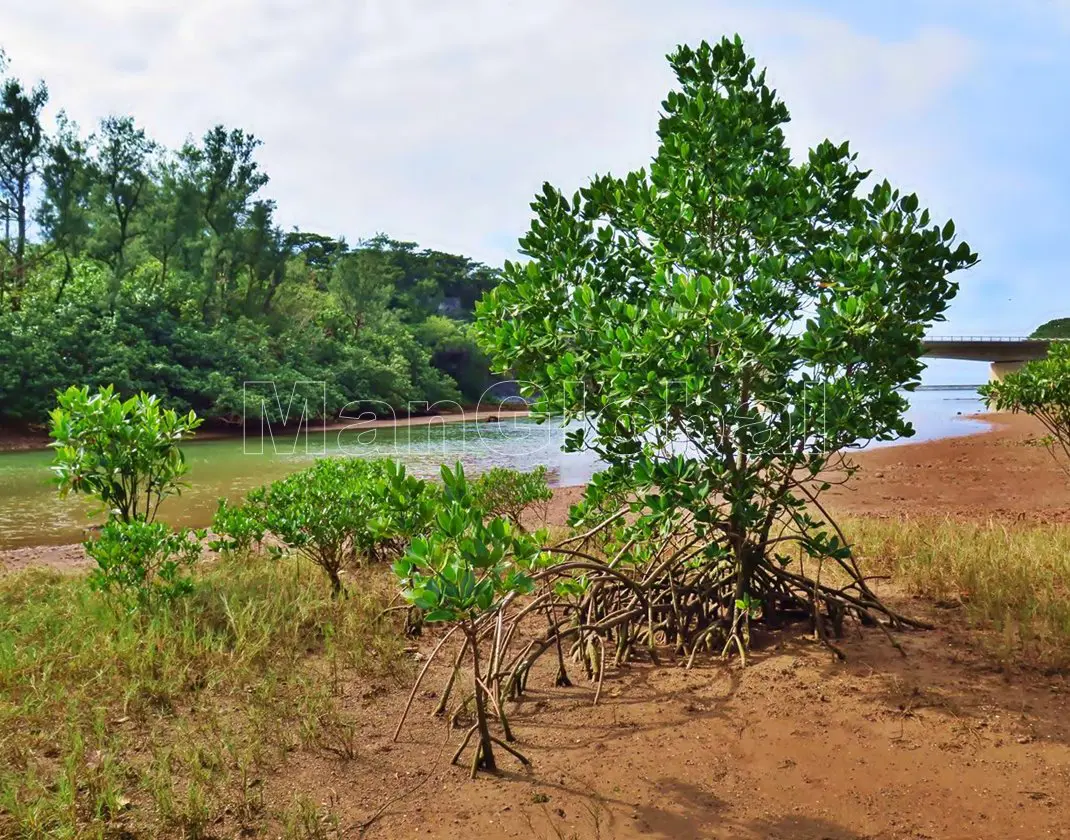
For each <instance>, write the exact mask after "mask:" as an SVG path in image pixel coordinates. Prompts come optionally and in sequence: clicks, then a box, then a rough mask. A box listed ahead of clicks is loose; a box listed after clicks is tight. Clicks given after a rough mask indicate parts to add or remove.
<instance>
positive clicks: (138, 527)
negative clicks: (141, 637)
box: [85, 519, 203, 610]
mask: <svg viewBox="0 0 1070 840" xmlns="http://www.w3.org/2000/svg"><path fill="white" fill-rule="evenodd" d="M201 537H203V533H202V532H195V531H190V530H189V529H182V530H181V531H173V530H171V528H169V527H168V526H167V525H165V524H164V523H162V522H145V521H144V520H142V519H132V520H130V521H129V522H121V521H118V520H111V521H109V522H108V523H107V524H106V525H105V526H104V527H103V529H101V532H100V535H99V536H98V537H97V538H96V539H93V540H88V541H87V542H86V543H85V551H86V554H87V555H89V558H90V559H91V560H93V561H94V562H95V563H96V564H97V567H96V568H95V569H93V571H92V572H90V573H89V586H90V588H92V589H94V590H96V591H98V592H103V593H104V594H106V595H107V596H109V597H111V598H114V599H115V600H116V602H118V603H119V604H121V605H122V606H123V607H125V608H126V609H129V610H134V609H139V608H140V609H144V608H151V607H152V606H153V605H155V604H157V603H160V602H168V601H173V600H174V599H176V598H179V597H181V596H183V595H188V594H189V593H190V592H192V591H193V579H192V578H191V577H190V574H189V573H190V571H191V570H192V568H193V565H194V563H196V562H197V559H198V558H199V557H200V555H201V545H200V542H199V539H200V538H201Z"/></svg>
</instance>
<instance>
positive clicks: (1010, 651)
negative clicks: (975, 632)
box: [844, 518, 1070, 667]
mask: <svg viewBox="0 0 1070 840" xmlns="http://www.w3.org/2000/svg"><path fill="white" fill-rule="evenodd" d="M844 525H845V531H846V533H847V536H848V537H849V538H850V539H851V540H852V542H853V543H854V544H855V549H856V551H857V553H858V554H859V556H860V558H861V563H862V565H863V568H864V570H865V572H866V573H867V574H889V575H891V576H892V577H893V578H894V580H895V581H896V582H898V583H899V584H900V585H902V586H903V587H904V588H905V589H906V590H907V591H908V592H910V593H911V594H915V595H920V596H923V597H925V598H928V599H931V600H932V601H934V602H935V603H937V604H939V605H944V606H961V607H962V608H963V609H964V610H965V612H966V614H967V615H968V616H969V618H970V619H971V620H972V621H973V622H974V623H975V625H976V626H979V627H984V628H991V629H993V630H995V631H996V633H997V635H996V638H994V639H992V641H993V642H994V646H995V649H996V652H997V653H999V654H1000V655H1001V656H1002V657H1004V658H1006V659H1026V660H1028V661H1030V662H1033V663H1035V664H1039V665H1044V666H1056V667H1063V666H1066V665H1070V527H1068V526H1065V525H1036V524H1030V523H1017V524H1000V523H987V524H985V523H971V522H955V521H950V520H895V519H872V518H854V519H850V520H847V521H846V522H845V523H844Z"/></svg>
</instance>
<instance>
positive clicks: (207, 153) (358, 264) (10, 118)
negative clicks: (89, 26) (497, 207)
mask: <svg viewBox="0 0 1070 840" xmlns="http://www.w3.org/2000/svg"><path fill="white" fill-rule="evenodd" d="M0 94H2V96H0V236H2V247H0V424H14V425H26V424H36V423H41V422H43V421H45V419H46V417H47V412H48V410H49V408H50V407H51V406H52V405H53V403H54V398H55V391H56V389H58V388H63V387H66V386H67V385H69V384H72V383H77V384H88V385H91V386H95V385H102V384H107V383H112V384H114V385H115V387H116V388H117V389H118V390H119V391H120V392H121V393H124V394H132V393H135V392H137V391H141V390H144V391H149V392H152V393H155V394H158V395H160V396H161V397H162V398H164V399H165V400H166V401H167V402H168V403H169V404H170V405H172V406H174V407H176V408H179V409H183V410H188V409H190V408H192V409H195V410H196V411H197V412H198V413H200V414H201V415H203V416H206V417H209V418H213V419H218V420H236V419H238V418H240V416H241V412H242V385H243V383H244V382H246V381H248V380H275V381H277V382H278V383H279V388H280V391H282V390H283V389H286V390H288V389H289V388H291V387H292V385H293V383H294V382H296V381H299V380H323V381H325V382H326V383H327V414H328V415H330V416H333V415H335V414H336V413H337V412H338V411H339V410H340V409H341V408H342V407H343V406H345V405H346V404H348V403H350V402H351V401H353V400H358V399H359V400H376V401H379V404H380V405H382V404H383V403H385V404H388V405H389V406H392V407H395V408H400V409H404V408H405V406H406V405H407V404H408V403H410V402H413V401H426V402H429V403H434V402H438V401H442V400H455V401H458V402H473V401H475V400H477V399H478V398H479V397H480V395H481V393H482V392H483V390H484V388H486V387H487V385H488V384H489V383H490V382H491V379H490V376H489V373H488V369H487V361H486V359H485V358H484V357H483V356H482V355H481V354H480V353H479V351H478V350H477V348H476V346H475V344H474V343H473V342H472V340H471V339H470V337H469V331H468V326H467V322H468V320H469V319H470V318H471V315H472V312H473V308H474V304H475V301H476V300H478V299H479V297H480V296H481V295H482V294H483V292H484V291H485V290H487V289H489V288H491V287H493V286H494V285H495V284H496V283H497V281H498V271H497V270H496V269H494V268H490V267H488V266H486V265H482V264H480V263H478V262H475V261H473V260H470V259H468V258H466V257H463V256H459V255H455V254H447V253H441V252H439V251H433V250H424V249H420V248H419V247H418V246H417V245H415V244H413V243H410V242H397V241H394V240H393V239H390V238H389V237H387V236H385V235H380V236H377V237H375V238H373V239H371V240H367V241H360V242H356V243H355V244H349V243H347V242H346V241H345V240H342V239H335V238H332V237H329V236H323V235H320V234H318V233H315V232H310V231H303V230H297V229H293V230H283V229H282V228H281V227H280V226H279V225H278V224H277V223H276V221H275V214H276V206H275V202H274V201H272V200H271V199H270V198H267V197H265V196H264V189H265V187H266V186H267V184H268V176H267V174H266V173H265V172H263V171H262V170H261V168H260V167H259V165H258V164H257V161H256V152H257V148H258V146H259V145H260V141H259V140H258V139H257V138H256V137H254V136H253V135H252V134H249V133H246V132H245V131H242V130H240V129H236V128H226V127H223V126H216V127H215V128H212V129H211V130H209V131H208V132H207V133H206V134H204V136H203V137H202V138H201V139H200V140H193V139H191V140H188V141H187V142H186V143H185V144H184V145H183V146H182V147H181V148H179V149H167V148H164V147H162V146H161V145H159V144H158V143H156V142H154V141H153V140H152V139H151V138H150V137H149V136H147V134H146V133H145V131H144V130H143V129H142V128H141V127H139V125H138V124H137V122H136V121H135V120H134V119H133V118H132V117H129V116H109V117H106V118H105V119H103V120H102V121H101V122H100V123H99V125H97V126H96V127H95V128H94V129H93V130H92V131H91V132H88V133H87V132H84V131H83V130H82V129H80V128H79V126H77V125H75V124H74V123H73V122H72V121H71V120H70V119H68V118H67V117H66V116H65V115H64V113H63V112H62V111H60V112H59V113H58V116H57V117H56V119H55V120H54V123H55V128H54V130H52V131H51V132H50V131H47V130H46V127H45V122H44V120H43V114H44V112H45V109H46V107H47V106H48V99H49V97H48V89H47V87H46V86H45V84H44V83H38V84H37V85H35V86H32V87H28V86H26V85H24V84H23V83H22V82H21V81H20V80H19V79H17V78H16V77H15V76H14V74H13V73H12V71H11V68H10V67H9V65H8V63H7V62H6V61H5V60H4V59H3V56H2V54H0Z"/></svg>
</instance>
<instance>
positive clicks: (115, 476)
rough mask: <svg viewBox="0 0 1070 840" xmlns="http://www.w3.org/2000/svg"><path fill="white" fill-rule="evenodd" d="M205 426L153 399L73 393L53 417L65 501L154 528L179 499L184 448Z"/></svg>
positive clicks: (111, 392) (109, 391)
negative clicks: (82, 501)
mask: <svg viewBox="0 0 1070 840" xmlns="http://www.w3.org/2000/svg"><path fill="white" fill-rule="evenodd" d="M200 424H201V421H200V419H199V418H198V417H197V415H196V414H194V413H193V412H192V411H191V412H190V413H189V414H185V415H179V414H177V413H176V412H175V411H173V410H171V409H166V410H165V409H162V408H161V407H160V401H159V400H158V399H157V398H156V397H155V396H151V395H149V394H144V393H142V394H139V395H138V396H136V397H131V398H130V399H128V400H125V401H124V400H123V399H121V398H120V397H119V396H118V395H117V394H116V393H115V389H114V388H112V387H111V386H110V385H108V386H105V387H103V388H101V389H100V390H99V391H97V392H96V393H95V394H90V393H89V388H88V387H87V386H85V387H81V388H79V387H77V386H74V385H72V386H71V387H70V388H68V389H67V390H66V391H64V392H63V393H62V394H60V395H59V405H58V407H57V408H55V409H54V410H53V411H52V413H51V432H50V433H51V435H52V437H53V438H54V439H55V440H54V442H53V443H52V446H53V447H55V449H56V457H55V460H54V461H53V464H52V469H53V471H54V472H55V473H56V480H57V482H58V484H59V490H60V494H61V495H62V496H66V495H67V494H69V493H85V494H86V495H89V496H94V497H96V498H97V499H99V500H100V501H101V503H102V504H103V505H104V509H105V510H107V511H108V516H109V518H118V519H121V520H122V521H123V522H132V521H134V520H136V519H143V520H145V521H146V522H152V520H153V519H155V518H156V511H157V510H159V507H160V503H161V502H162V501H163V500H164V499H165V498H167V497H168V496H171V495H175V494H177V493H179V492H180V491H181V488H182V482H181V478H182V475H183V474H184V473H185V472H186V461H185V458H184V457H183V455H182V450H181V449H179V446H178V445H179V443H181V442H182V441H183V440H184V439H186V438H188V437H190V436H191V435H192V434H193V432H194V430H196V428H197V427H198V426H200Z"/></svg>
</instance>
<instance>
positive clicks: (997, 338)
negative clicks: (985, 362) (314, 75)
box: [923, 335, 1066, 343]
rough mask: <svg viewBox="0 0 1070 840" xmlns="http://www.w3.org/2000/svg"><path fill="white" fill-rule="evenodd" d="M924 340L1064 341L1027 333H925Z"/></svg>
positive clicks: (957, 341) (948, 341) (960, 341)
mask: <svg viewBox="0 0 1070 840" xmlns="http://www.w3.org/2000/svg"><path fill="white" fill-rule="evenodd" d="M923 340H924V341H927V342H931V343H935V342H947V343H951V342H954V343H962V342H966V341H972V342H978V341H999V342H1007V343H1012V342H1013V343H1020V342H1023V341H1065V340H1066V339H1061V338H1031V337H1030V336H1028V335H927V336H925V338H924V339H923Z"/></svg>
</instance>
